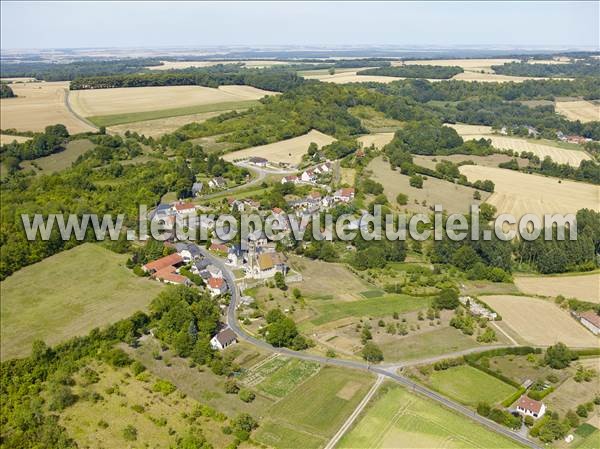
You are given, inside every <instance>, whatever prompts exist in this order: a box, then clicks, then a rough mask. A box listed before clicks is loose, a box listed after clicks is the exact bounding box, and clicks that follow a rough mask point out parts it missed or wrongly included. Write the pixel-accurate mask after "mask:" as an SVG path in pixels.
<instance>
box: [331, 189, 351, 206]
mask: <svg viewBox="0 0 600 449" xmlns="http://www.w3.org/2000/svg"><path fill="white" fill-rule="evenodd" d="M333 199H334V200H336V201H342V202H343V203H349V202H350V201H352V200H353V199H354V187H343V188H341V189H339V190H337V191H336V192H335V193H334V194H333Z"/></svg>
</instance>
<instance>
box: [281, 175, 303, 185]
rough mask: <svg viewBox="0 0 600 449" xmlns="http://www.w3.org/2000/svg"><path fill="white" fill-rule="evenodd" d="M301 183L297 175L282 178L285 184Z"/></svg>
mask: <svg viewBox="0 0 600 449" xmlns="http://www.w3.org/2000/svg"><path fill="white" fill-rule="evenodd" d="M298 181H299V178H298V177H297V176H296V175H290V176H284V177H283V178H281V183H282V184H285V183H286V182H291V183H293V184H296V183H297V182H298Z"/></svg>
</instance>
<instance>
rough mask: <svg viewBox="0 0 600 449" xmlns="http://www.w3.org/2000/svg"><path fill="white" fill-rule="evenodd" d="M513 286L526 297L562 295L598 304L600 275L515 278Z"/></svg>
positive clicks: (599, 298)
mask: <svg viewBox="0 0 600 449" xmlns="http://www.w3.org/2000/svg"><path fill="white" fill-rule="evenodd" d="M515 285H516V286H517V287H518V288H519V290H521V291H522V292H523V293H526V294H528V295H539V296H551V297H555V296H558V295H563V296H564V297H565V298H577V299H579V300H581V301H589V302H595V303H600V273H591V274H581V275H576V276H574V275H564V276H516V277H515Z"/></svg>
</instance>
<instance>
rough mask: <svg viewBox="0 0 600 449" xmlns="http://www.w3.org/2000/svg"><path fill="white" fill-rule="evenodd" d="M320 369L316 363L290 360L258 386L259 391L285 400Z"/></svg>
mask: <svg viewBox="0 0 600 449" xmlns="http://www.w3.org/2000/svg"><path fill="white" fill-rule="evenodd" d="M319 368H320V365H319V364H318V363H315V362H308V361H305V360H297V359H290V360H288V361H287V362H286V363H285V364H284V365H283V366H281V367H279V368H278V369H277V370H276V371H275V372H274V373H273V374H271V375H270V376H268V377H267V378H266V379H265V380H263V381H262V382H261V383H260V384H258V389H259V390H261V391H263V392H265V393H267V394H270V395H271V396H275V397H278V398H283V397H285V396H286V395H288V394H289V393H290V392H291V391H292V390H293V389H294V388H296V387H297V386H298V385H299V384H300V383H302V382H304V381H305V380H306V379H308V378H309V377H310V376H312V375H313V374H314V373H316V372H317V371H318V370H319Z"/></svg>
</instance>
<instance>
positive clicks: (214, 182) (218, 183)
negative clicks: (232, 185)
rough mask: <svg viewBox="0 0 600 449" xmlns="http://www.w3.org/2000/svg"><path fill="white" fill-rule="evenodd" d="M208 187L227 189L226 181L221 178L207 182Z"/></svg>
mask: <svg viewBox="0 0 600 449" xmlns="http://www.w3.org/2000/svg"><path fill="white" fill-rule="evenodd" d="M208 187H210V188H211V189H224V188H225V187H227V181H225V178H223V177H222V176H218V177H216V178H213V179H211V180H210V181H208Z"/></svg>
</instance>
